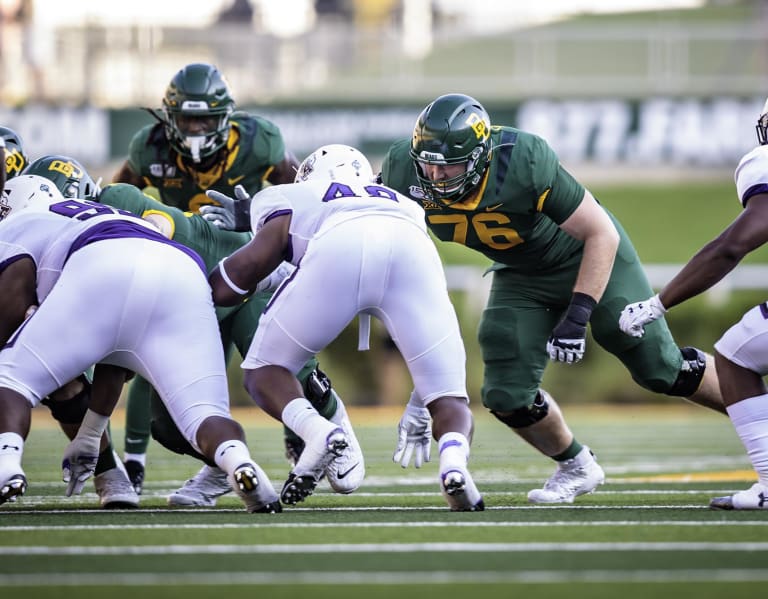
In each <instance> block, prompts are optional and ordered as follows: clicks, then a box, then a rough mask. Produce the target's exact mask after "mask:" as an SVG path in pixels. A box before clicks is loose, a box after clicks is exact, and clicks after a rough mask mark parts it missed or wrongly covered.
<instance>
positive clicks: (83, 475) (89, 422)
mask: <svg viewBox="0 0 768 599" xmlns="http://www.w3.org/2000/svg"><path fill="white" fill-rule="evenodd" d="M108 423H109V418H108V417H107V416H102V415H101V414H97V413H96V412H94V411H93V410H91V409H88V410H87V411H86V412H85V416H84V417H83V421H82V422H81V423H80V429H79V430H78V431H77V436H76V437H75V438H74V439H72V441H70V443H69V445H67V447H66V449H65V450H64V458H63V459H62V461H61V471H62V479H63V480H64V482H65V483H67V497H70V496H71V495H72V494H74V495H80V493H81V492H82V490H83V487H84V486H85V482H86V481H87V480H88V479H89V478H91V476H93V473H94V471H95V470H96V462H97V461H98V459H99V447H100V444H101V436H102V434H103V433H104V430H105V429H106V428H107V424H108Z"/></svg>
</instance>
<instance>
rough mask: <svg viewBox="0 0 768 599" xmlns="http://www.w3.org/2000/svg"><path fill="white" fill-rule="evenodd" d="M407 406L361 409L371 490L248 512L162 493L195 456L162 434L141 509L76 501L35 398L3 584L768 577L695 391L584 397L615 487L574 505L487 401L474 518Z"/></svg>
mask: <svg viewBox="0 0 768 599" xmlns="http://www.w3.org/2000/svg"><path fill="white" fill-rule="evenodd" d="M398 412H399V411H398V410H391V409H390V410H387V409H357V410H353V411H352V419H353V422H354V423H355V425H356V428H357V432H358V437H359V438H360V442H361V445H362V446H363V450H364V452H365V454H366V458H367V470H368V474H367V477H366V482H365V483H364V486H363V487H362V488H361V489H360V490H359V491H358V492H357V493H354V494H352V495H349V496H338V495H333V494H331V493H330V491H329V490H328V487H327V486H326V485H325V484H324V483H323V484H322V485H321V487H320V488H319V489H318V491H317V492H316V494H315V495H313V496H312V497H310V498H309V499H308V500H307V501H305V502H304V503H303V504H300V505H299V506H296V507H286V508H285V510H284V512H283V513H282V514H279V515H250V514H247V513H245V511H244V510H243V509H242V508H241V506H240V504H239V503H238V502H237V500H236V499H235V498H234V497H232V496H225V497H223V498H222V499H220V500H219V504H218V506H217V507H216V508H215V509H200V510H176V509H171V508H168V507H167V506H166V503H165V496H166V495H167V494H168V493H169V492H170V491H172V490H173V489H175V488H176V487H177V486H179V485H180V484H182V483H183V481H184V479H185V478H186V477H188V476H191V475H192V474H194V472H195V471H196V469H197V464H196V463H194V462H193V461H192V460H190V459H187V458H182V457H178V456H175V455H174V454H170V453H168V452H166V451H165V450H163V449H162V448H159V447H157V446H156V445H152V446H151V447H150V454H149V466H148V470H147V481H146V487H145V493H144V495H143V496H142V505H141V508H140V509H139V510H132V511H104V510H101V509H99V508H98V506H97V498H96V495H95V494H94V493H93V492H92V491H91V487H90V485H89V486H88V487H87V490H88V491H87V492H86V493H84V494H83V495H82V496H80V497H75V498H68V499H67V498H64V497H63V496H62V492H63V488H64V485H63V483H61V482H60V481H59V472H58V467H57V464H58V460H59V459H60V455H61V451H62V449H63V447H64V440H63V436H62V435H61V434H60V433H59V432H58V431H57V430H56V429H55V427H54V426H53V425H52V423H51V422H50V419H49V418H48V416H47V414H45V413H44V412H40V411H35V421H34V425H33V431H32V433H31V435H30V438H29V440H28V442H27V444H26V451H25V461H24V466H25V470H26V473H27V475H28V478H29V480H30V486H29V489H28V491H27V494H26V495H25V496H24V497H23V498H21V499H20V500H19V501H18V502H16V503H13V504H6V505H4V506H2V508H0V534H1V535H2V542H0V588H2V589H3V590H4V593H6V592H7V593H9V594H10V593H13V594H14V596H21V597H25V598H33V597H72V596H77V597H104V596H109V597H110V598H118V599H120V598H123V597H137V596H143V597H155V596H157V597H185V598H196V597H210V596H214V595H226V596H236V594H238V593H248V594H253V596H259V597H269V598H271V597H277V598H280V597H294V596H297V595H298V594H300V593H301V594H306V595H307V596H310V597H313V598H322V597H335V598H345V597H361V596H365V597H366V598H370V599H373V598H378V597H392V596H393V595H394V594H399V595H401V596H403V597H437V596H444V595H451V596H457V594H458V595H459V596H460V595H464V594H469V595H471V596H472V597H473V599H474V598H479V597H512V596H515V595H517V594H518V593H523V594H524V595H521V596H525V597H526V598H529V597H555V596H560V595H566V596H568V597H616V596H622V597H629V598H632V597H647V596H648V595H649V594H651V593H653V594H656V595H660V596H670V597H672V596H675V597H677V596H679V594H680V593H691V594H694V593H695V594H696V596H697V597H699V598H702V597H704V598H708V597H722V596H725V595H726V594H728V595H729V596H730V597H740V596H747V594H752V593H754V592H755V591H758V590H761V589H762V588H763V586H764V583H765V581H766V580H768V568H766V565H765V563H766V557H768V535H767V534H766V532H768V529H767V528H766V527H767V526H768V519H766V517H765V514H764V513H762V512H738V513H737V512H721V511H714V510H710V509H708V507H707V503H708V501H709V499H710V497H712V496H715V495H720V494H728V493H731V492H733V491H734V490H739V489H743V488H746V487H747V486H749V484H751V482H752V481H753V480H754V479H755V475H754V473H753V472H752V470H751V468H750V464H749V462H748V460H747V458H746V456H745V455H744V451H743V449H742V447H741V444H740V442H739V440H738V438H737V437H736V435H735V433H734V431H733V429H732V427H731V424H730V422H729V421H728V420H727V419H726V418H724V417H720V416H718V415H716V414H713V413H709V412H707V411H705V410H702V409H699V408H696V407H689V406H684V405H681V404H675V405H670V406H668V407H665V406H661V407H659V406H654V407H652V408H638V407H627V408H610V407H606V406H594V407H590V408H570V409H569V417H570V422H571V426H572V427H573V429H574V431H575V432H576V434H577V436H578V437H579V438H580V439H582V440H583V441H585V442H588V443H589V444H590V446H591V447H593V449H594V450H595V452H596V453H597V454H598V457H599V459H600V461H601V463H602V464H603V466H604V468H605V470H606V475H607V480H606V484H605V485H604V486H603V487H601V488H600V490H599V492H597V493H594V494H592V495H588V496H584V497H581V498H579V499H578V500H577V501H576V503H575V504H573V505H565V506H533V505H530V504H528V503H527V502H526V492H527V491H528V490H529V489H531V488H534V487H536V486H538V485H540V484H541V483H542V482H543V480H544V479H545V478H546V477H547V476H549V474H551V471H552V465H551V463H550V462H549V461H548V460H546V459H544V458H541V457H539V456H537V455H535V454H534V453H533V452H532V451H531V450H530V449H529V448H528V447H527V446H525V445H524V444H523V443H522V442H521V441H520V440H518V439H517V438H516V437H514V436H512V435H511V434H509V433H507V431H506V430H505V428H504V427H503V426H502V425H501V424H499V423H498V422H496V421H495V420H492V419H491V418H489V417H488V416H487V415H486V414H485V413H483V412H482V411H481V410H477V411H476V418H477V430H476V435H475V442H474V448H473V455H472V459H471V467H472V469H473V472H474V474H475V478H476V481H477V483H478V486H479V487H480V488H481V490H482V491H483V493H484V496H485V500H486V505H487V509H486V511H484V512H482V513H471V514H468V513H451V512H449V511H448V510H447V509H446V507H445V504H444V502H443V500H442V498H441V496H440V494H439V492H438V488H437V482H436V475H437V465H436V462H435V461H432V462H430V463H429V464H426V465H425V466H424V467H423V468H422V469H421V470H413V469H409V470H403V469H402V468H401V467H400V466H399V465H396V464H394V463H392V461H391V457H390V456H391V452H392V450H393V448H394V441H395V427H396V422H397V419H398V416H399V413H398ZM237 417H238V419H239V420H241V421H242V422H243V423H244V425H245V426H246V431H247V434H248V438H249V444H250V446H251V448H252V450H253V453H254V455H255V456H257V459H258V460H259V461H260V463H261V465H262V466H263V467H264V468H265V470H266V471H267V473H268V474H269V476H270V477H271V479H272V481H273V483H274V484H275V485H276V486H277V485H280V484H281V483H282V480H283V479H284V477H285V474H286V472H287V464H286V462H285V460H284V458H283V456H282V445H281V433H280V429H279V427H278V426H277V425H276V423H273V422H271V421H269V420H268V419H266V418H265V417H263V416H260V415H259V414H258V412H257V411H256V410H255V409H251V410H244V411H238V412H237ZM119 420H120V419H119V418H118V419H117V420H116V422H117V421H119ZM114 432H115V437H116V440H117V441H118V446H120V443H121V442H122V441H121V431H120V430H119V429H116V430H115V431H114ZM435 459H436V456H435Z"/></svg>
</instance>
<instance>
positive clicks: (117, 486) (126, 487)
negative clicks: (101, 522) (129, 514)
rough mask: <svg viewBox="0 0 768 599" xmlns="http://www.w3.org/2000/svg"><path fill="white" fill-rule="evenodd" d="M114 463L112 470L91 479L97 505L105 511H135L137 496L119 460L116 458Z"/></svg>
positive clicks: (137, 502)
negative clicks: (97, 501)
mask: <svg viewBox="0 0 768 599" xmlns="http://www.w3.org/2000/svg"><path fill="white" fill-rule="evenodd" d="M115 463H116V464H117V466H115V467H114V468H110V469H109V470H105V471H104V472H102V473H101V474H97V475H96V476H94V477H93V486H94V487H95V488H96V494H97V495H98V496H99V503H100V504H101V507H103V508H104V509H105V510H130V509H135V508H137V507H139V495H138V493H136V489H135V488H134V487H133V483H131V479H130V478H128V473H127V472H126V470H125V467H124V466H123V462H122V461H121V460H120V458H116V459H115Z"/></svg>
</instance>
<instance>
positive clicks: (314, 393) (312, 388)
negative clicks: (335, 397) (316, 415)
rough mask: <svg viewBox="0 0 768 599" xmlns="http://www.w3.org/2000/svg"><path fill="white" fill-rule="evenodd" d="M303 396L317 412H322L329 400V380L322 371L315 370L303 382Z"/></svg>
mask: <svg viewBox="0 0 768 599" xmlns="http://www.w3.org/2000/svg"><path fill="white" fill-rule="evenodd" d="M304 395H306V397H307V399H308V400H309V403H311V404H312V406H314V408H315V409H316V410H317V411H318V412H322V410H323V408H324V407H325V405H326V404H327V403H328V400H329V399H330V398H331V379H329V378H328V375H327V374H325V373H324V372H323V371H322V370H320V369H319V368H315V369H314V370H313V371H312V372H310V373H309V376H308V377H307V378H306V379H305V381H304Z"/></svg>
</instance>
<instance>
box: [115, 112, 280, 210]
mask: <svg viewBox="0 0 768 599" xmlns="http://www.w3.org/2000/svg"><path fill="white" fill-rule="evenodd" d="M230 127H231V129H230V132H229V137H228V139H227V143H226V146H225V147H224V148H223V149H222V150H221V151H220V154H219V155H220V156H222V158H221V159H220V160H218V161H217V162H216V163H215V164H213V165H212V166H211V167H210V168H209V169H208V170H206V171H203V170H197V169H196V168H195V165H194V164H191V163H190V162H189V161H188V160H182V157H181V156H180V155H179V154H178V153H177V152H176V151H175V150H173V149H172V148H171V145H170V143H169V142H168V139H167V138H166V136H165V130H164V128H163V126H162V125H160V124H155V125H147V126H146V127H144V128H143V129H141V130H140V131H139V132H138V133H136V135H134V137H133V139H132V140H131V143H130V146H129V149H128V164H129V165H130V167H131V169H133V171H134V172H135V173H136V174H138V175H139V176H141V177H142V178H143V179H144V182H145V183H146V185H147V186H152V187H155V188H157V190H158V193H159V194H160V199H161V200H162V201H163V203H165V204H167V205H168V206H174V207H175V208H180V209H181V210H185V211H189V212H195V213H196V212H198V210H199V209H200V206H202V205H204V204H212V203H213V201H212V200H210V199H209V198H208V197H207V196H206V195H205V192H206V191H207V190H209V189H215V190H216V191H220V192H221V193H223V194H226V195H229V196H232V195H234V188H235V186H236V185H242V186H243V187H245V189H246V190H247V191H248V193H249V194H250V195H251V196H253V195H254V194H255V193H256V192H258V191H259V190H260V189H261V188H262V187H264V182H265V181H266V179H267V177H268V176H269V174H270V172H271V171H272V169H273V168H274V166H275V165H276V164H279V163H280V162H281V161H282V160H283V159H284V158H285V143H284V141H283V137H282V135H281V133H280V130H279V129H278V128H277V126H276V125H274V124H273V123H271V122H270V121H268V120H266V119H263V118H261V117H258V116H253V115H250V114H247V113H245V112H235V113H233V114H232V116H231V117H230Z"/></svg>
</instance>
